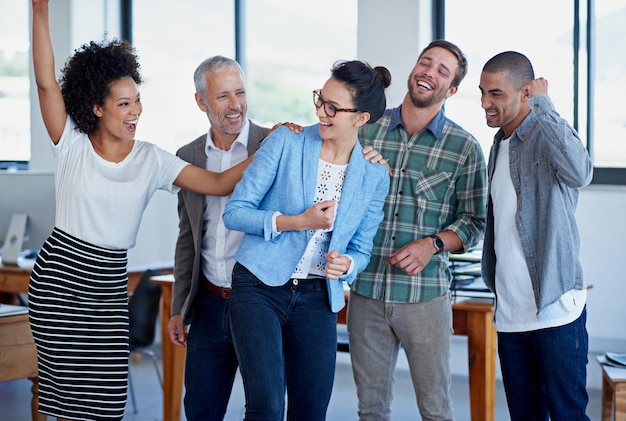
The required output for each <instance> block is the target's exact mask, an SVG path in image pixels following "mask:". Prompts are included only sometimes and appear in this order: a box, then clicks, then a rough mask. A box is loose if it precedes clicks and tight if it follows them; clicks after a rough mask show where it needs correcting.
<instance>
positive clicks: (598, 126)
mask: <svg viewBox="0 0 626 421" xmlns="http://www.w3.org/2000/svg"><path fill="white" fill-rule="evenodd" d="M595 6H596V9H595V37H594V39H595V42H594V48H595V66H594V72H595V74H594V76H595V78H594V93H595V97H594V105H593V111H594V112H593V119H594V122H593V128H594V133H593V152H594V161H595V166H596V167H612V168H626V113H625V112H624V105H623V101H624V92H626V78H625V76H626V46H625V45H624V38H625V37H626V26H624V22H626V0H595ZM625 183H626V174H623V175H622V182H621V184H625Z"/></svg>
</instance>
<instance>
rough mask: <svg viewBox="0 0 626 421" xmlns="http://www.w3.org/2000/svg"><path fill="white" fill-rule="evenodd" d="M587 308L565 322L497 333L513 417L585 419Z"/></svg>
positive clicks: (514, 419) (514, 420) (532, 420)
mask: <svg viewBox="0 0 626 421" xmlns="http://www.w3.org/2000/svg"><path fill="white" fill-rule="evenodd" d="M586 321H587V310H586V309H585V310H583V313H582V314H581V316H580V317H579V318H578V319H576V320H574V321H573V322H572V323H569V324H567V325H564V326H558V327H553V328H548V329H541V330H536V331H531V332H521V333H501V332H498V355H499V357H500V367H501V369H502V379H503V383H504V391H505V393H506V400H507V404H508V407H509V413H510V414H511V420H512V421H518V420H519V421H522V420H523V421H547V420H548V414H549V415H550V420H551V421H559V420H563V421H577V420H589V418H588V417H587V415H585V411H586V408H587V403H588V401H589V397H588V395H587V389H586V383H587V352H588V342H589V338H588V336H587V329H586V327H585V325H586Z"/></svg>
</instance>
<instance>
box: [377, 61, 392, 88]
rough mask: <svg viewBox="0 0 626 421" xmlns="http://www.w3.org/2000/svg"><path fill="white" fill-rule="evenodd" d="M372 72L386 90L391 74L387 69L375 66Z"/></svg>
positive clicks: (389, 83)
mask: <svg viewBox="0 0 626 421" xmlns="http://www.w3.org/2000/svg"><path fill="white" fill-rule="evenodd" d="M374 71H375V72H376V75H378V77H379V78H380V80H381V81H382V82H383V86H384V87H385V88H388V87H389V85H391V72H390V71H389V69H387V68H386V67H384V66H376V67H374Z"/></svg>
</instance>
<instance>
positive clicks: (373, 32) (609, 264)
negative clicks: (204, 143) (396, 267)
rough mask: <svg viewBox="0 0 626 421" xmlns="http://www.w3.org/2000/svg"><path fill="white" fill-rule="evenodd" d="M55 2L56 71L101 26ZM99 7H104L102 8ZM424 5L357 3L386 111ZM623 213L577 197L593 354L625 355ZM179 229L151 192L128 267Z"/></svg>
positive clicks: (422, 34)
mask: <svg viewBox="0 0 626 421" xmlns="http://www.w3.org/2000/svg"><path fill="white" fill-rule="evenodd" d="M103 1H104V0H103ZM59 3H62V4H64V5H65V6H67V7H65V6H64V7H62V8H56V7H55V8H54V9H53V10H54V13H53V19H55V22H54V23H53V24H52V28H53V31H54V33H53V41H54V43H55V48H56V54H57V66H56V67H57V68H60V67H61V65H60V63H63V60H64V59H65V57H67V56H68V55H69V54H71V52H72V50H73V48H75V46H76V45H77V44H78V43H80V42H84V40H86V39H91V38H96V39H98V38H100V37H101V34H102V28H103V27H104V21H105V19H104V18H103V20H102V26H99V24H98V22H97V21H96V23H94V24H92V25H90V28H89V30H90V31H92V32H94V31H95V32H94V33H95V35H88V36H85V35H84V34H85V31H87V29H85V28H82V29H81V28H77V27H72V25H69V24H68V22H69V18H70V16H71V10H72V5H75V4H76V3H81V4H82V2H77V0H55V2H54V5H55V6H56V5H58V4H59ZM105 3H106V1H104V3H103V7H104V6H105ZM429 4H430V1H427V0H419V1H415V0H387V1H385V2H379V1H378V0H360V1H359V25H358V32H359V37H358V38H359V41H358V55H359V58H360V59H363V60H366V61H368V62H369V63H370V64H372V65H384V66H386V67H387V68H389V69H390V71H391V72H392V77H393V81H392V85H391V87H390V90H389V105H390V106H393V105H396V104H399V103H400V102H401V101H402V98H403V97H404V92H405V90H406V79H407V77H408V75H409V72H410V70H411V69H412V67H413V65H414V64H415V61H416V60H417V56H418V54H419V52H420V51H421V50H422V48H424V46H426V44H427V43H428V42H429V41H430V32H429V31H430V26H429V25H430V16H429V9H428V5H429ZM60 9H63V10H60ZM397 10H401V11H402V13H398V12H397ZM92 19H95V16H93V15H92V16H91V19H90V22H93V20H92ZM68 28H69V29H68ZM388 28H392V29H393V30H390V29H388ZM70 29H71V30H70ZM109 31H110V32H109V36H110V37H112V36H114V35H115V32H114V31H113V30H112V29H109ZM79 35H80V36H79ZM74 40H78V41H76V42H74ZM32 95H33V97H32V98H31V99H32V104H33V107H34V111H33V113H32V121H33V127H32V133H33V136H32V138H33V161H32V165H33V169H52V168H53V163H52V158H51V156H49V153H46V152H48V150H49V147H48V146H47V145H45V142H47V135H46V133H45V130H44V128H43V125H42V124H41V117H40V114H39V110H38V108H37V99H36V97H35V95H36V91H35V89H34V88H33V89H32ZM44 139H45V141H44ZM624 209H626V187H609V186H590V187H587V188H586V189H584V190H583V191H582V192H581V195H580V203H579V209H578V212H577V218H578V222H579V227H580V234H581V241H582V263H583V268H584V271H585V277H586V279H587V281H588V282H589V283H591V284H593V286H594V287H593V289H591V290H590V291H589V299H588V330H589V335H590V348H591V350H592V351H594V352H602V351H605V350H614V351H621V352H626V328H624V322H625V321H626V305H624V303H623V300H624V299H625V298H626V282H624V280H625V279H624V278H626V276H624V274H623V272H622V271H623V269H622V267H621V265H620V264H619V262H620V261H621V259H625V260H626V256H625V254H626V246H625V245H624V244H625V240H624V238H625V237H626V218H624V217H623V210H624ZM177 223H178V221H177V216H176V197H175V196H174V195H170V194H167V193H162V192H159V193H157V195H155V197H154V198H153V200H152V202H151V203H150V205H149V206H148V208H147V209H146V212H145V216H144V220H143V222H142V225H141V228H140V231H139V236H138V239H137V246H136V247H135V249H133V250H131V251H130V253H129V259H130V261H129V264H130V266H131V267H147V266H154V265H159V264H161V263H162V262H166V263H167V262H170V263H171V262H172V261H173V250H174V244H175V241H176V234H177ZM460 352H461V351H460Z"/></svg>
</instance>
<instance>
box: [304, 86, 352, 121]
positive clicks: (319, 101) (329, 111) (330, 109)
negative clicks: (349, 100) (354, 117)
mask: <svg viewBox="0 0 626 421" xmlns="http://www.w3.org/2000/svg"><path fill="white" fill-rule="evenodd" d="M313 104H314V105H315V108H320V107H321V106H322V105H323V106H324V112H325V113H326V115H327V116H328V117H334V116H335V114H337V113H338V112H344V113H360V112H361V111H360V110H355V109H354V108H337V107H335V106H334V105H333V104H331V103H329V102H326V101H324V98H322V94H321V92H320V90H319V89H316V90H314V91H313Z"/></svg>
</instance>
